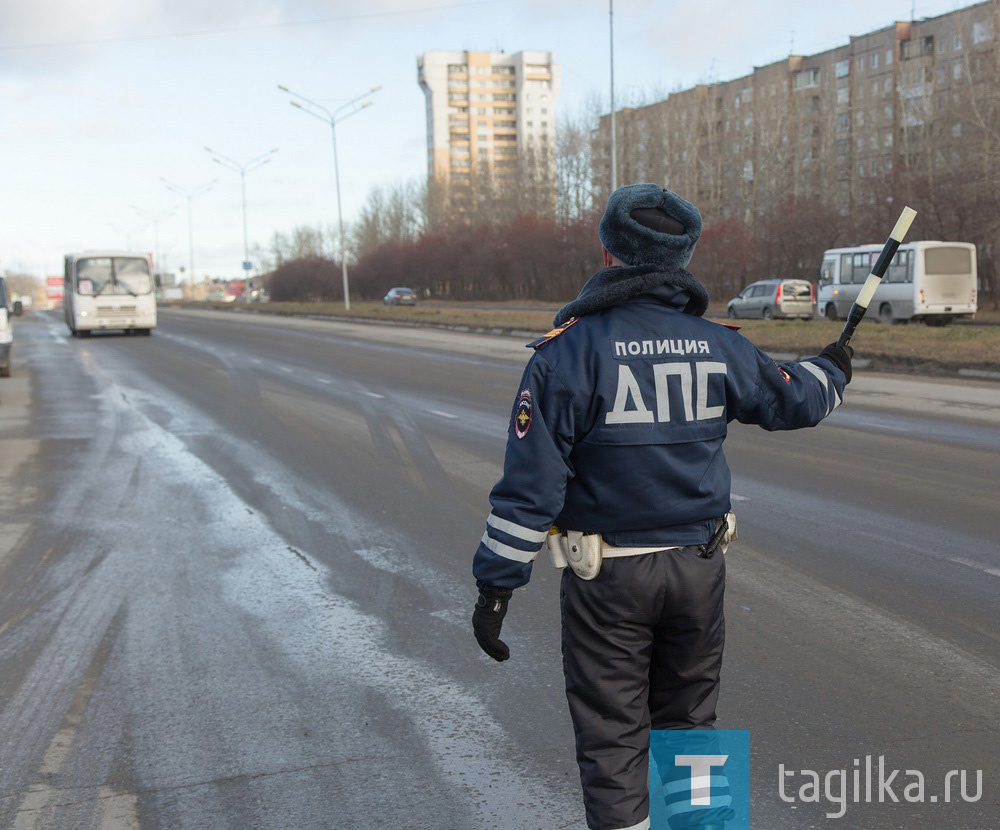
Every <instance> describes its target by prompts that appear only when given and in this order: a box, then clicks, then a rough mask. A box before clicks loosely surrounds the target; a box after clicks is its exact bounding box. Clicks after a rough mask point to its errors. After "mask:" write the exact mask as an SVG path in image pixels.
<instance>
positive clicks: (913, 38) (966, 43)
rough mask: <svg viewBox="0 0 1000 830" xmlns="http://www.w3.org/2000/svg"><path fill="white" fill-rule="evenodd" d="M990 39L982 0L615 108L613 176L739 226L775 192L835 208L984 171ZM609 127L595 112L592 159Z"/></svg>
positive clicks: (994, 9) (997, 95) (999, 65)
mask: <svg viewBox="0 0 1000 830" xmlns="http://www.w3.org/2000/svg"><path fill="white" fill-rule="evenodd" d="M998 38H1000V0H988V1H987V2H982V3H978V4H975V5H972V6H968V7H966V8H962V9H958V10H956V11H953V12H949V13H947V14H943V15H940V16H937V17H932V18H926V19H923V20H913V21H901V22H896V23H893V24H892V25H889V26H887V27H885V28H883V29H879V30H877V31H874V32H869V33H867V34H864V35H859V36H855V37H851V38H850V41H849V43H846V44H844V45H842V46H839V47H837V48H834V49H831V50H828V51H826V52H822V53H819V54H815V55H792V56H789V57H788V58H787V59H786V60H782V61H779V62H775V63H772V64H769V65H767V66H762V67H755V68H754V70H753V72H752V73H751V74H749V75H746V76H744V77H741V78H737V79H734V80H730V81H726V82H721V83H715V84H704V85H699V86H696V87H693V88H691V89H687V90H683V91H681V92H677V93H674V94H672V95H670V96H669V97H668V98H667V99H665V100H663V101H659V102H656V103H654V104H650V105H648V106H644V107H638V108H634V109H625V110H622V111H621V112H618V113H616V119H615V120H616V134H617V135H616V138H617V145H618V171H619V180H620V181H654V182H662V183H663V184H664V186H667V187H671V188H673V189H675V190H677V191H678V192H680V193H682V194H684V195H686V196H689V197H690V198H692V199H693V200H694V201H695V202H696V203H697V204H699V206H701V207H702V210H703V212H704V213H706V214H707V215H708V216H711V217H713V218H715V219H719V218H722V217H726V216H734V217H738V218H741V219H745V220H751V218H752V217H753V216H754V215H757V214H759V213H760V212H762V211H766V210H768V209H769V207H770V206H771V205H772V204H773V203H775V202H776V201H777V200H779V199H782V198H786V197H788V196H789V195H791V196H805V197H809V198H814V199H822V200H826V201H827V202H828V203H830V204H836V205H837V207H838V209H839V210H841V211H849V210H851V209H852V208H854V207H856V206H858V205H861V204H866V203H870V202H873V201H875V200H879V199H881V200H883V201H884V200H890V201H891V199H892V196H893V194H894V193H895V192H896V191H895V188H896V186H897V185H899V184H900V182H903V181H904V180H905V181H906V183H907V186H912V183H913V181H914V180H915V179H914V177H916V176H920V177H923V179H924V180H925V181H927V180H934V179H935V176H937V179H938V180H939V181H942V180H944V179H945V178H946V177H952V178H954V176H955V173H956V170H958V168H959V167H961V166H962V165H964V166H965V169H968V168H969V166H970V165H975V164H976V162H977V159H979V163H980V166H981V167H982V168H984V170H983V173H984V175H989V170H988V168H990V167H991V166H992V168H993V169H994V170H995V168H996V164H995V163H993V164H992V165H990V163H989V162H987V160H986V159H985V158H984V157H983V155H982V152H983V151H982V147H983V142H984V140H987V139H986V138H984V137H986V136H989V135H990V134H991V133H992V134H993V135H994V136H995V134H996V128H997V127H1000V123H994V122H996V121H997V119H998V117H1000V48H998V42H997V39H998ZM609 129H610V116H605V117H603V118H602V119H601V123H600V127H599V130H598V140H597V143H596V146H595V151H596V153H597V154H598V155H600V154H602V153H603V157H604V162H607V161H608V160H609V157H608V153H609V147H610V140H609ZM609 167H610V164H608V163H600V164H598V165H597V166H596V169H597V170H599V171H602V172H601V173H600V174H599V175H600V176H603V175H604V173H603V171H605V170H607V169H609ZM994 178H995V176H994ZM596 184H597V185H598V187H601V186H604V187H605V188H606V182H605V181H604V180H603V179H602V180H601V181H599V182H597V183H596ZM903 195H905V193H904V194H903Z"/></svg>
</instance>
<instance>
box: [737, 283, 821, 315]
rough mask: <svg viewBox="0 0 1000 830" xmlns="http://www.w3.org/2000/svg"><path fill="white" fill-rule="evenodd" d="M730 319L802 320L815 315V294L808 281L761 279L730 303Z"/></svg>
mask: <svg viewBox="0 0 1000 830" xmlns="http://www.w3.org/2000/svg"><path fill="white" fill-rule="evenodd" d="M727 313H728V314H729V316H730V317H763V318H764V319H765V320H770V319H771V318H772V317H773V318H775V319H778V318H782V317H784V318H787V317H801V318H803V319H805V320H808V319H810V318H811V317H812V316H813V315H814V314H815V313H816V291H815V289H814V288H813V285H812V283H810V282H808V281H807V280H761V281H760V282H755V283H751V284H750V285H748V286H747V287H746V288H744V289H743V290H742V291H741V292H740V293H739V296H736V297H733V299H731V300H730V301H729V307H728V308H727Z"/></svg>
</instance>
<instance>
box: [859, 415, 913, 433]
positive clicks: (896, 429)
mask: <svg viewBox="0 0 1000 830" xmlns="http://www.w3.org/2000/svg"><path fill="white" fill-rule="evenodd" d="M854 423H856V424H858V425H859V426H863V427H875V429H888V430H892V431H893V432H910V431H911V430H909V429H907V428H906V427H898V426H894V425H893V424H883V423H879V422H878V421H864V420H861V419H860V418H859V419H858V420H857V421H855V422H854Z"/></svg>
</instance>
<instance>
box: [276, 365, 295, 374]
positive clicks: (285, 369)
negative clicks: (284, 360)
mask: <svg viewBox="0 0 1000 830" xmlns="http://www.w3.org/2000/svg"><path fill="white" fill-rule="evenodd" d="M278 368H279V369H281V371H282V372H289V373H291V371H292V370H291V369H290V368H289V367H288V366H279V367H278Z"/></svg>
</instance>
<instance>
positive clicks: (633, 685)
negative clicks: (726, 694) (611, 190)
mask: <svg viewBox="0 0 1000 830" xmlns="http://www.w3.org/2000/svg"><path fill="white" fill-rule="evenodd" d="M699 552H700V551H699V548H698V547H696V546H691V547H685V548H678V549H675V550H667V551H659V552H657V553H649V554H643V555H640V556H628V557H621V558H616V559H606V560H605V561H604V564H603V566H602V567H601V572H600V573H599V574H598V575H597V577H596V578H595V579H593V580H590V581H587V580H583V579H580V578H579V577H578V576H576V574H574V573H573V572H572V571H571V570H569V569H568V568H567V569H566V570H565V571H564V572H563V577H562V592H561V605H562V653H563V670H564V672H565V675H566V697H567V699H568V701H569V708H570V714H571V716H572V718H573V726H574V729H575V732H576V754H577V763H578V764H579V766H580V780H581V783H582V784H583V799H584V805H585V807H586V810H587V824H588V826H589V827H591V828H592V830H615V828H626V827H632V826H633V825H637V824H639V823H640V822H642V821H643V820H644V819H645V818H646V817H647V816H648V815H649V752H648V750H649V730H650V728H652V729H711V728H713V727H712V724H713V723H714V722H715V705H716V700H717V699H718V696H719V671H720V669H721V666H722V648H723V643H724V641H725V618H724V616H723V595H724V593H725V583H726V563H725V556H724V555H723V554H722V553H721V552H717V553H716V554H715V555H714V556H712V557H711V558H709V559H706V558H704V557H702V556H700V555H699Z"/></svg>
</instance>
